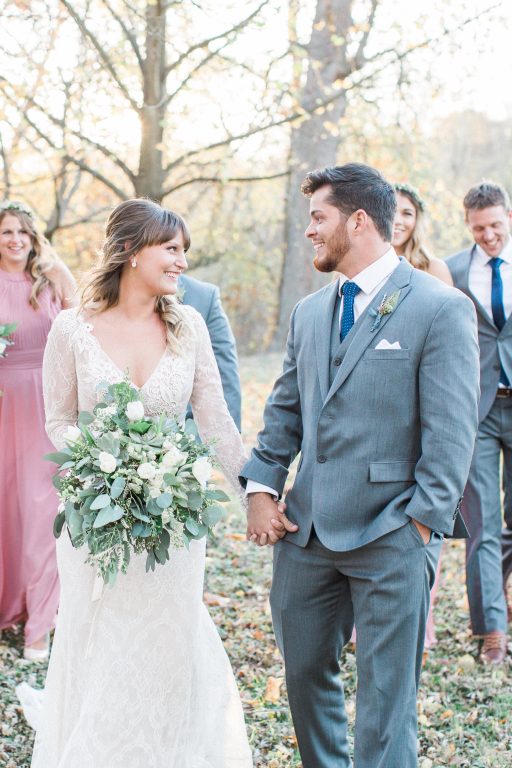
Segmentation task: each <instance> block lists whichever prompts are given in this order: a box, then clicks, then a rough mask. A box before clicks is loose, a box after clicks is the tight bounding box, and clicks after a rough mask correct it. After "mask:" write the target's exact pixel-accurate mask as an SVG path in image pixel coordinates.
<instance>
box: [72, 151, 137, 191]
mask: <svg viewBox="0 0 512 768" xmlns="http://www.w3.org/2000/svg"><path fill="white" fill-rule="evenodd" d="M65 157H66V160H69V161H70V162H71V163H74V164H75V165H76V166H78V168H81V169H82V171H85V173H88V174H90V175H91V176H92V177H93V178H95V179H97V180H98V181H101V183H102V184H104V185H105V186H106V187H108V188H109V189H110V190H112V192H113V193H114V194H115V195H116V197H118V198H119V199H120V200H128V198H129V195H127V194H126V192H123V190H122V189H120V187H118V186H117V185H116V184H114V182H113V181H110V179H107V177H106V176H104V175H103V174H102V173H100V172H99V171H97V170H96V169H95V168H91V166H90V165H88V164H87V163H86V162H84V161H83V160H80V158H78V157H72V156H71V155H65Z"/></svg>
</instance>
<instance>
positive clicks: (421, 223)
mask: <svg viewBox="0 0 512 768" xmlns="http://www.w3.org/2000/svg"><path fill="white" fill-rule="evenodd" d="M394 186H395V192H397V193H398V194H400V195H404V197H406V198H407V199H408V200H409V202H410V203H411V204H412V205H413V206H414V210H415V211H416V224H415V227H414V231H413V233H412V235H411V237H410V238H409V240H408V241H407V242H406V244H405V248H404V256H405V258H406V259H407V261H408V262H409V264H411V265H412V266H413V267H415V268H416V269H421V270H422V271H423V272H428V268H429V267H430V260H431V258H432V256H431V254H430V252H429V250H428V248H427V246H426V244H425V240H426V234H425V229H426V222H425V203H424V202H423V200H422V199H421V197H420V196H419V195H418V193H417V192H416V190H415V189H414V188H413V187H411V186H409V184H395V185H394Z"/></svg>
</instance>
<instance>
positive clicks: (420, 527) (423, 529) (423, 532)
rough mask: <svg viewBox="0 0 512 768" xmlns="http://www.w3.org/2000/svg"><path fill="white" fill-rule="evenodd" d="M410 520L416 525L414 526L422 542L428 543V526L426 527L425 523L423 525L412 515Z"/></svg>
mask: <svg viewBox="0 0 512 768" xmlns="http://www.w3.org/2000/svg"><path fill="white" fill-rule="evenodd" d="M411 520H412V522H413V523H414V525H415V526H416V528H417V529H418V531H419V534H420V536H421V538H422V539H423V543H424V544H425V545H426V544H428V543H429V541H430V534H431V533H432V531H431V530H430V528H427V526H426V525H423V523H420V521H419V520H415V519H414V517H412V518H411Z"/></svg>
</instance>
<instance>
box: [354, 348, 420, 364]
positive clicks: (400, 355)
mask: <svg viewBox="0 0 512 768" xmlns="http://www.w3.org/2000/svg"><path fill="white" fill-rule="evenodd" d="M409 352H410V350H408V349H367V350H366V352H365V353H364V358H365V360H389V361H391V362H394V361H395V360H408V359H409Z"/></svg>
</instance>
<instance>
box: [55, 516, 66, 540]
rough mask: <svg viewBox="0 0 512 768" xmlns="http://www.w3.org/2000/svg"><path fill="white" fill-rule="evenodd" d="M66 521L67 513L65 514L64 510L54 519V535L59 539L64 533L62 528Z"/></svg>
mask: <svg viewBox="0 0 512 768" xmlns="http://www.w3.org/2000/svg"><path fill="white" fill-rule="evenodd" d="M65 522H66V515H65V514H64V512H59V514H58V515H57V516H56V518H55V520H54V521H53V535H54V536H55V538H56V539H58V538H59V536H60V534H61V533H62V528H63V526H64V523H65Z"/></svg>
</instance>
